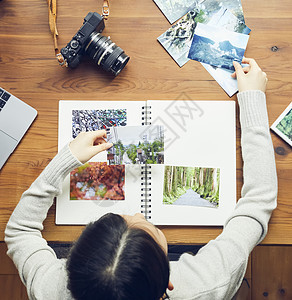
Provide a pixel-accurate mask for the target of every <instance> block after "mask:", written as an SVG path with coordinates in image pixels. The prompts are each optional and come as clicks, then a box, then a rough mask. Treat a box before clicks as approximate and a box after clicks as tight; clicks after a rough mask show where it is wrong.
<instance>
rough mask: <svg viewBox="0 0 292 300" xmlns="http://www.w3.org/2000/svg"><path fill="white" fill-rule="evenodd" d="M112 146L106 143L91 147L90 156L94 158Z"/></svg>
mask: <svg viewBox="0 0 292 300" xmlns="http://www.w3.org/2000/svg"><path fill="white" fill-rule="evenodd" d="M112 146H113V144H112V143H106V142H103V143H100V144H98V145H96V146H93V147H91V154H92V156H94V155H96V154H98V153H100V152H102V151H105V150H108V149H109V148H111V147H112Z"/></svg>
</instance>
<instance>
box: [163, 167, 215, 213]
mask: <svg viewBox="0 0 292 300" xmlns="http://www.w3.org/2000/svg"><path fill="white" fill-rule="evenodd" d="M219 187H220V169H218V168H201V167H178V166H165V167H164V188H163V204H165V205H183V206H203V207H213V208H216V207H218V206H219Z"/></svg>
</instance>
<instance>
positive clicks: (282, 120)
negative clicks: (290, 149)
mask: <svg viewBox="0 0 292 300" xmlns="http://www.w3.org/2000/svg"><path fill="white" fill-rule="evenodd" d="M271 129H272V130H273V131H274V132H275V133H277V134H278V135H279V136H280V137H281V138H282V139H283V140H284V141H286V142H287V143H288V144H289V145H290V146H292V102H291V103H290V104H289V106H288V107H287V108H286V109H285V110H284V112H283V113H282V114H281V115H280V117H279V118H278V119H277V120H276V121H275V122H274V123H273V125H272V126H271Z"/></svg>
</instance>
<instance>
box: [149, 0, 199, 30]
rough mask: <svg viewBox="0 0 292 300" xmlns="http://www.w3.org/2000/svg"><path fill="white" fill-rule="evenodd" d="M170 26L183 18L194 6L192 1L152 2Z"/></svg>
mask: <svg viewBox="0 0 292 300" xmlns="http://www.w3.org/2000/svg"><path fill="white" fill-rule="evenodd" d="M154 2H155V3H156V5H157V6H158V7H159V9H160V10H161V11H162V13H163V14H164V15H165V17H166V18H167V20H168V21H169V23H170V24H172V23H174V22H175V21H176V20H178V19H180V18H181V17H182V16H184V15H185V14H186V13H187V12H188V11H190V10H191V9H193V8H194V7H195V6H196V4H197V3H196V1H194V0H154Z"/></svg>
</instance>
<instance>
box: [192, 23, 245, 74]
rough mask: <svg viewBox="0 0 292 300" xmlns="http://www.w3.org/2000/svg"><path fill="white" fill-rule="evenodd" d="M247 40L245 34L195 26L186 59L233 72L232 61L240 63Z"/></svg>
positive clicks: (200, 25)
mask: <svg viewBox="0 0 292 300" xmlns="http://www.w3.org/2000/svg"><path fill="white" fill-rule="evenodd" d="M248 38H249V36H248V35H245V34H241V33H237V32H233V31H229V30H226V29H223V28H217V27H214V26H210V25H205V24H197V26H196V29H195V34H194V38H193V41H192V45H191V48H190V52H189V55H188V58H190V59H193V60H196V61H199V62H203V63H206V64H209V65H212V66H215V67H219V68H225V69H229V70H234V67H233V61H238V62H239V63H241V61H242V58H243V55H244V52H245V49H246V46H247V42H248Z"/></svg>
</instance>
